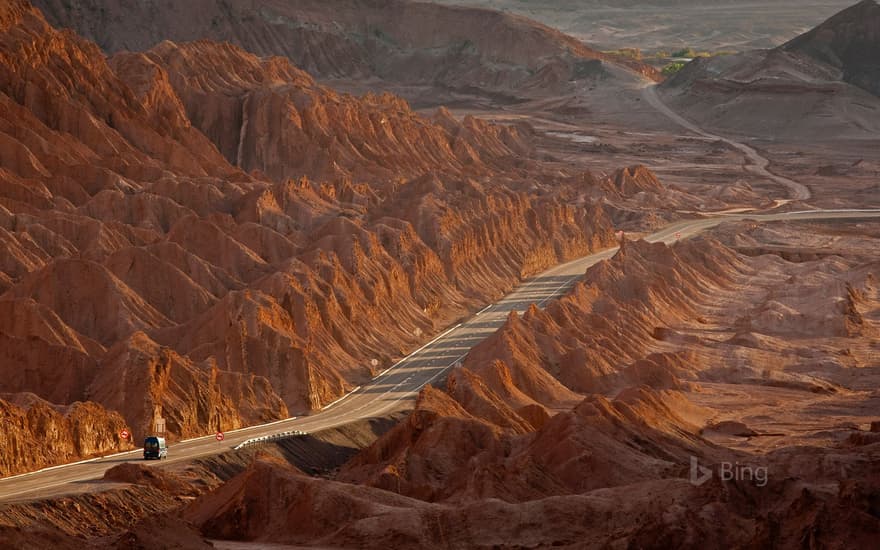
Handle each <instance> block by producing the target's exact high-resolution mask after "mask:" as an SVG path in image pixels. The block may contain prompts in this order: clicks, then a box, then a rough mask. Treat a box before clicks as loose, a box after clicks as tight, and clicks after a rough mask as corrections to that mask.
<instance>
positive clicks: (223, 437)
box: [214, 432, 226, 443]
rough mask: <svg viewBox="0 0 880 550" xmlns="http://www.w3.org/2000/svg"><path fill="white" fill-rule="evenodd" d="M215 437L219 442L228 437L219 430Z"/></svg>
mask: <svg viewBox="0 0 880 550" xmlns="http://www.w3.org/2000/svg"><path fill="white" fill-rule="evenodd" d="M214 439H216V440H217V442H218V443H219V442H220V441H223V440H224V439H226V436H225V435H223V432H217V434H216V435H215V436H214Z"/></svg>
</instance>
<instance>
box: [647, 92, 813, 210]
mask: <svg viewBox="0 0 880 550" xmlns="http://www.w3.org/2000/svg"><path fill="white" fill-rule="evenodd" d="M642 97H644V98H645V101H647V102H648V103H649V104H650V105H651V107H653V108H655V109H657V110H658V111H660V112H661V113H663V115H665V116H666V118H668V119H669V120H671V121H673V122H675V123H676V124H678V125H679V126H681V127H682V128H685V129H687V130H690V131H691V132H693V133H695V134H697V135H699V136H702V137H704V138H708V139H713V140H718V141H722V142H724V143H726V144H728V145H730V146H731V147H733V148H734V149H737V150H738V151H740V152H742V153H743V154H744V155H745V157H746V161H747V164H746V166H745V169H746V170H747V171H748V172H750V173H752V174H754V175H756V176H760V177H763V178H767V179H769V180H771V181H773V182H775V183H778V184H779V185H781V186H783V187H785V188H786V189H788V192H789V198H790V199H791V200H800V201H804V200H807V199H809V198H810V197H812V196H813V194H812V193H811V192H810V189H809V187H807V186H806V185H804V184H802V183H800V182H797V181H794V180H793V179H789V178H786V177H784V176H778V175H776V174H774V173H773V172H771V171H770V170H769V169H768V168H767V167H768V166H770V161H769V160H768V159H767V158H765V157H763V156H761V154H760V153H758V151H756V150H755V149H753V148H752V147H749V146H748V145H746V144H745V143H740V142H738V141H734V140H732V139H730V138H726V137H724V136H719V135H716V134H711V133H709V132H707V131H705V130H703V129H702V128H700V127H699V126H697V125H696V124H694V123H693V122H691V121H689V120H687V119H686V118H684V117H683V116H681V115H679V114H678V113H676V112H675V111H673V110H672V109H670V108H669V107H668V106H667V105H666V104H665V103H663V100H661V99H660V96H659V95H657V85H656V84H651V85H647V86H645V87H644V88H642Z"/></svg>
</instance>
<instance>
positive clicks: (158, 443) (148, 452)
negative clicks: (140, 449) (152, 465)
mask: <svg viewBox="0 0 880 550" xmlns="http://www.w3.org/2000/svg"><path fill="white" fill-rule="evenodd" d="M151 458H158V459H159V460H162V459H163V458H168V446H167V445H166V444H165V438H164V437H156V436H150V437H148V438H146V439H144V460H150V459H151Z"/></svg>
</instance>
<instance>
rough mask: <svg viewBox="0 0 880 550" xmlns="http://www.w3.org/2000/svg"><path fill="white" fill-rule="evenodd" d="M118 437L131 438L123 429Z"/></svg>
mask: <svg viewBox="0 0 880 550" xmlns="http://www.w3.org/2000/svg"><path fill="white" fill-rule="evenodd" d="M119 437H121V438H122V439H128V438H129V437H131V434H130V433H128V430H126V429H123V430H122V431H120V432H119Z"/></svg>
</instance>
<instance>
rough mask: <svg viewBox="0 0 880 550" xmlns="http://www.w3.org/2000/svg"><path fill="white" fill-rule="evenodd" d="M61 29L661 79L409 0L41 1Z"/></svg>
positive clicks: (326, 66) (379, 65) (325, 56)
mask: <svg viewBox="0 0 880 550" xmlns="http://www.w3.org/2000/svg"><path fill="white" fill-rule="evenodd" d="M34 4H35V5H36V6H37V7H38V8H40V9H41V10H42V11H43V13H44V14H45V16H46V18H47V19H48V20H49V21H50V22H51V23H52V24H54V25H56V26H60V27H68V28H72V29H74V30H75V31H76V32H77V33H78V34H80V35H82V36H84V37H86V38H88V39H91V40H94V41H95V42H96V43H97V44H98V45H99V46H101V48H102V49H104V50H105V51H106V52H108V53H115V52H117V51H120V50H131V51H143V50H146V49H149V48H151V47H153V46H154V45H155V44H157V43H159V42H161V41H163V40H172V41H174V42H187V41H192V40H200V39H210V40H216V41H228V42H231V43H233V44H237V45H239V46H241V47H243V48H244V49H246V50H248V51H250V52H253V53H256V54H257V55H261V56H267V55H281V56H285V57H287V58H289V59H290V60H291V61H293V62H294V64H295V65H297V66H298V67H300V68H302V69H304V70H306V71H307V72H309V73H310V74H312V75H314V76H316V77H318V78H325V79H327V78H344V79H369V78H376V77H378V78H381V79H385V80H389V81H393V82H396V83H402V84H406V85H431V86H436V87H441V88H447V89H452V90H464V91H477V90H479V91H484V92H491V93H500V94H505V95H516V96H523V95H525V96H529V95H539V94H541V93H542V92H544V91H548V90H558V89H561V88H564V87H565V86H567V85H568V83H569V82H570V81H572V80H579V79H585V78H603V79H607V78H608V77H609V76H610V75H609V71H608V70H607V68H608V67H607V66H608V64H609V63H610V64H616V65H622V66H626V67H628V68H629V69H631V70H634V71H637V72H640V73H642V74H647V75H650V76H656V71H655V70H654V69H652V68H651V67H648V66H647V65H644V64H641V63H639V62H637V61H635V60H631V59H624V58H620V59H618V58H614V57H611V56H608V55H606V54H603V53H601V52H598V51H595V50H593V49H590V48H589V47H587V46H586V45H584V44H583V43H582V42H580V41H578V40H576V39H574V38H572V37H570V36H567V35H565V34H563V33H561V32H559V31H557V30H555V29H551V28H550V27H547V26H545V25H542V24H540V23H537V22H535V21H532V20H530V19H527V18H525V17H521V16H518V15H513V14H509V13H502V12H499V11H495V10H488V9H480V8H465V7H455V6H441V5H437V4H430V3H423V2H411V1H409V0H380V1H373V2H363V1H359V0H298V1H296V2H288V1H283V0H188V1H186V2H166V3H163V4H158V3H154V2H139V1H133V0H82V1H80V2H75V3H73V2H68V1H65V0H36V1H35V2H34Z"/></svg>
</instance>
